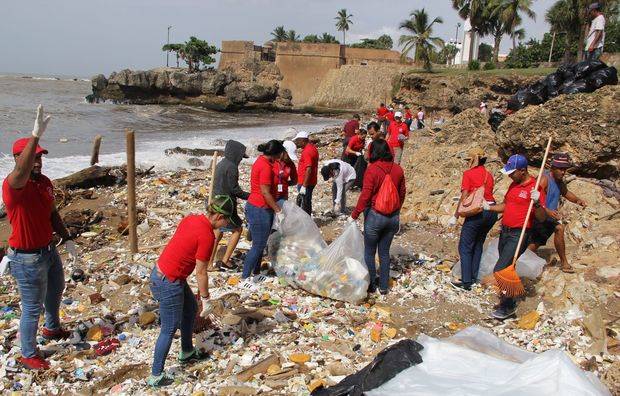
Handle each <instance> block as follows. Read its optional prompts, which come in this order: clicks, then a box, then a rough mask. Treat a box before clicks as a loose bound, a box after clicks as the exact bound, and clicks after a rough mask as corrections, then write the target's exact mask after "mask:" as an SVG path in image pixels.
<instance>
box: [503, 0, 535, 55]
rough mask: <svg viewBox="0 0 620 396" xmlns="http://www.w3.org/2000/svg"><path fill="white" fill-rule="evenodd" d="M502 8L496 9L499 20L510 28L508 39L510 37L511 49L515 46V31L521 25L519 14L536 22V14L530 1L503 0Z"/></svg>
mask: <svg viewBox="0 0 620 396" xmlns="http://www.w3.org/2000/svg"><path fill="white" fill-rule="evenodd" d="M502 3H503V4H502V6H501V7H500V8H499V9H498V10H499V11H500V12H501V13H500V19H501V20H502V22H503V23H504V24H505V25H506V26H508V27H509V28H510V32H511V33H509V34H510V37H512V48H515V47H516V46H517V44H516V42H515V37H516V36H517V35H515V34H514V33H515V30H517V27H518V26H519V25H520V24H521V18H520V15H519V14H520V13H524V14H525V15H527V17H529V18H531V19H534V20H536V13H535V12H534V11H533V10H532V0H503V1H502Z"/></svg>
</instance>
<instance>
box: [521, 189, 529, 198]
mask: <svg viewBox="0 0 620 396" xmlns="http://www.w3.org/2000/svg"><path fill="white" fill-rule="evenodd" d="M519 198H523V199H527V198H528V194H527V191H525V190H521V191H519Z"/></svg>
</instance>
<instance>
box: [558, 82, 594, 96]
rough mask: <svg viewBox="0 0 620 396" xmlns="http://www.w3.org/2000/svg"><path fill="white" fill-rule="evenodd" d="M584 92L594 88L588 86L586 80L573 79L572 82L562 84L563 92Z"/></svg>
mask: <svg viewBox="0 0 620 396" xmlns="http://www.w3.org/2000/svg"><path fill="white" fill-rule="evenodd" d="M584 92H592V89H590V87H588V83H587V82H586V80H577V81H573V82H572V83H571V84H563V85H562V93H563V94H575V93H584Z"/></svg>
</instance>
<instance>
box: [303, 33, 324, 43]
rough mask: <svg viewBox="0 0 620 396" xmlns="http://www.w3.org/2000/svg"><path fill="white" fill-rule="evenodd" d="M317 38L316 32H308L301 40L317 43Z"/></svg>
mask: <svg viewBox="0 0 620 396" xmlns="http://www.w3.org/2000/svg"><path fill="white" fill-rule="evenodd" d="M319 40H320V39H319V36H317V35H316V34H309V35H307V36H305V37H304V39H303V42H304V43H318V42H319Z"/></svg>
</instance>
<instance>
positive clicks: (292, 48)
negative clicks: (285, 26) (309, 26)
mask: <svg viewBox="0 0 620 396" xmlns="http://www.w3.org/2000/svg"><path fill="white" fill-rule="evenodd" d="M343 48H344V47H343ZM343 55H344V54H343V53H342V50H341V46H340V45H338V44H312V43H278V45H277V47H276V66H278V69H280V73H281V74H282V76H283V79H282V81H281V82H280V87H281V88H288V89H290V90H291V92H292V94H293V104H294V105H300V104H303V103H306V101H307V100H308V99H309V98H310V97H311V96H312V95H313V94H314V93H315V92H316V90H317V88H318V86H319V85H320V84H321V81H322V80H323V78H324V77H325V76H326V75H327V73H328V72H329V71H330V70H332V69H336V68H339V67H340V66H341V65H342V64H343V63H344V58H343Z"/></svg>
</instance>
